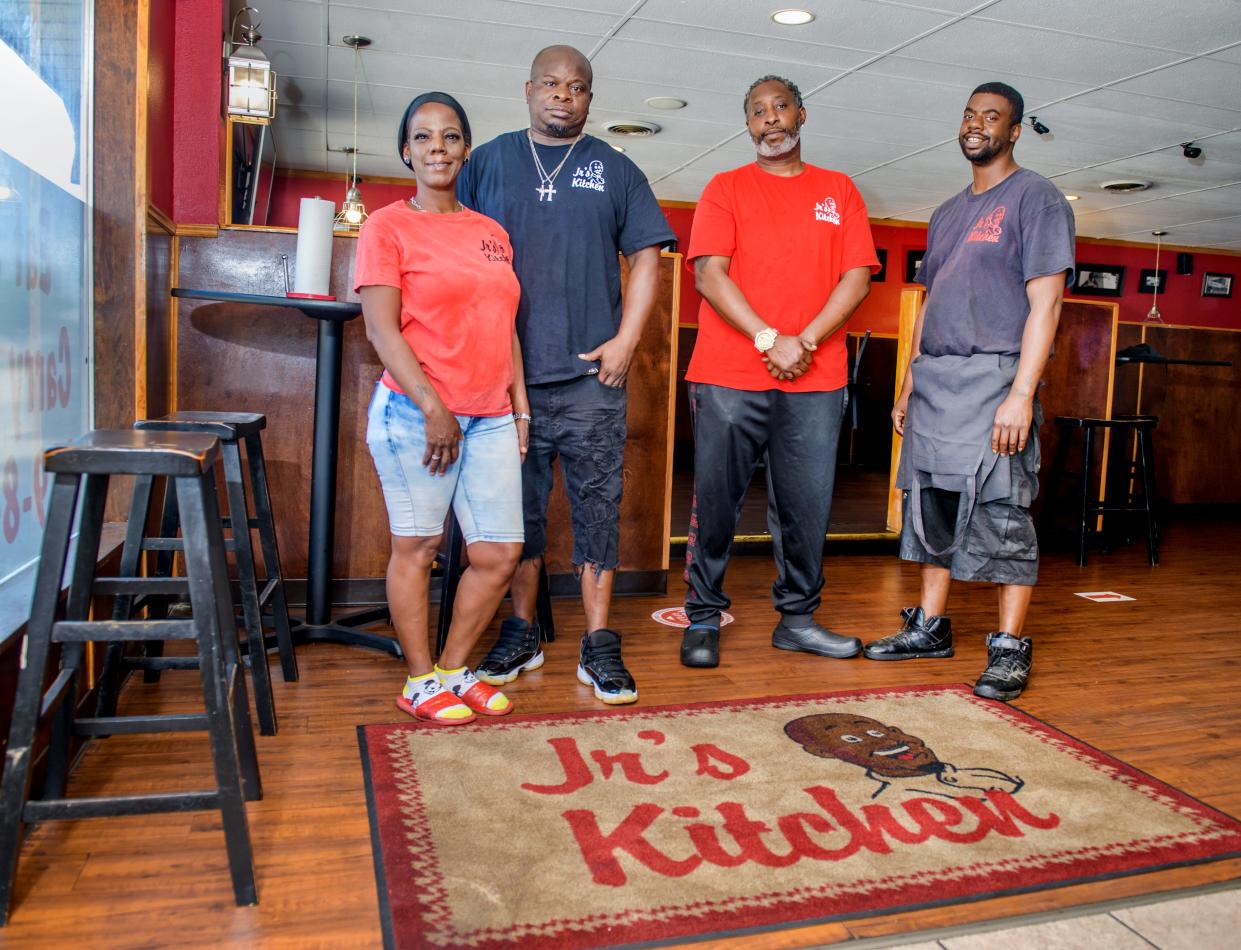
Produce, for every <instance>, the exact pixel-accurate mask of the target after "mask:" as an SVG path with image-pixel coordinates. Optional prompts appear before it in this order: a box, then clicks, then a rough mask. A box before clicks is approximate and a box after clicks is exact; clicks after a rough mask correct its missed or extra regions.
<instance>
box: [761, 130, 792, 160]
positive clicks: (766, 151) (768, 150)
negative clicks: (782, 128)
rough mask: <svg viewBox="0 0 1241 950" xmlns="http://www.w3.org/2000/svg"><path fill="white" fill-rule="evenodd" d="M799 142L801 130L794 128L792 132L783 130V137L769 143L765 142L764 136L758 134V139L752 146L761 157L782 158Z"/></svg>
mask: <svg viewBox="0 0 1241 950" xmlns="http://www.w3.org/2000/svg"><path fill="white" fill-rule="evenodd" d="M800 142H801V130H800V129H794V130H793V131H792V132H785V133H784V138H782V139H780V141H779V142H773V143H772V144H770V145H768V144H767V139H766V138H764V137H763V136H759V139H758V141H757V142H755V143H754V148H755V150H756V151H757V152H758V154H759V155H761V156H762V157H763V158H783V157H784V156H785V155H787V154H788V153H789V152H791V151H793V149H795V148H797V146H798V144H799V143H800Z"/></svg>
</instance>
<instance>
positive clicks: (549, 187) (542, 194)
mask: <svg viewBox="0 0 1241 950" xmlns="http://www.w3.org/2000/svg"><path fill="white" fill-rule="evenodd" d="M534 190H535V191H537V192H538V193H539V203H540V204H541V203H542V201H543V199H544V198H546V199H547V201H548V203H549V204H550V203H551V201H552V195H554V194H555V193H556V188H555V186H554V185H553V184H552V183H551V182H550V181H549V182H547V184H545V185H539V187H538V188H536V189H534Z"/></svg>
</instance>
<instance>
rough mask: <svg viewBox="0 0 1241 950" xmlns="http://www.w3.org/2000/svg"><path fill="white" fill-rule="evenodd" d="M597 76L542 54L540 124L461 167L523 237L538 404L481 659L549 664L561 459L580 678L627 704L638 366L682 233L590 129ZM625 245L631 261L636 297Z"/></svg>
mask: <svg viewBox="0 0 1241 950" xmlns="http://www.w3.org/2000/svg"><path fill="white" fill-rule="evenodd" d="M592 81H593V73H592V70H591V67H590V62H589V61H588V60H587V59H586V57H585V56H583V55H582V54H581V53H580V52H578V51H577V50H575V49H573V48H572V47H570V46H551V47H548V48H547V49H545V50H543V51H542V52H540V53H539V54H538V55H537V56H536V57H535V59H534V63H533V64H532V65H531V67H530V80H529V82H527V83H526V102H527V104H528V106H529V109H530V128H529V129H522V130H520V131H517V132H508V133H506V134H504V135H500V136H497V137H496V138H495V139H493V140H492V141H490V142H488V143H487V144H485V145H481V146H479V147H478V148H476V149H475V150H474V151H473V152H472V153H471V155H470V161H469V162H468V163H467V165H466V166H465V169H464V170H463V171H462V173H461V176H460V178H458V179H457V196H458V197H459V198H460V200H461V202H462V204H464V205H466V206H468V207H470V208H473V209H474V210H475V211H478V212H480V213H482V214H485V215H487V216H488V217H491V218H494V219H495V220H496V221H498V222H499V223H500V224H501V225H502V226H503V227H504V228H505V230H507V231H508V234H509V238H510V240H511V241H512V245H513V267H514V269H515V270H516V271H517V276H518V278H519V279H520V281H521V287H522V294H521V303H520V305H519V306H518V310H517V333H518V336H519V337H520V339H521V347H522V357H523V359H524V361H525V372H526V386H527V393H528V395H529V398H530V415H531V416H532V418H531V419H530V420H529V421H530V443H529V446H530V447H529V452H528V454H527V456H526V461H525V463H524V465H523V466H522V495H523V505H524V508H525V530H526V544H525V550H524V551H523V554H522V562H521V565H520V566H519V567H518V569H517V575H516V577H515V578H514V579H513V588H512V594H513V614H514V616H512V617H510V618H508V619H507V620H505V621H504V622H503V623H502V624H501V625H500V637H499V639H498V640H497V642H496V645H495V646H494V647H493V648H492V649H491V651H490V652H489V653H488V654H487V656H486V658H485V659H484V660H483V662H482V663H481V664H480V665H479V666H478V667H477V670H476V672H477V674H478V677H479V679H481V680H483V681H484V682H486V683H490V684H491V685H493V686H498V685H503V684H504V683H509V682H511V681H512V680H514V679H516V678H517V676H518V674H519V673H521V672H522V671H524V670H534V669H538V668H539V667H540V666H542V665H543V654H542V652H541V649H540V631H539V628H538V624H537V622H536V620H535V600H536V595H537V591H538V579H539V570H540V568H541V566H542V559H543V555H544V552H545V551H546V550H547V501H548V495H549V494H550V492H551V486H552V470H553V466H554V465H555V461H556V457H557V456H559V457H560V461H561V466H562V469H563V472H564V483H565V489H566V492H567V494H568V496H569V507H570V512H571V515H572V522H573V564H574V566H575V569H576V570H577V571H578V572H579V573H580V576H581V590H582V604H583V607H584V609H585V613H586V634H585V636H584V637H583V638H582V644H581V650H580V653H579V664H578V670H577V676H578V679H579V680H580V681H581V682H582V683H583V684H585V685H588V686H592V687H593V688H594V692H595V696H596V697H597V698H598V699H600V700H601V701H603V702H605V703H609V704H619V703H631V702H634V701H635V700H636V699H637V698H638V691H637V686H636V685H635V683H634V679H633V677H632V676H631V675H630V674H629V671H628V670H627V669H626V668H625V665H624V662H623V660H622V659H621V640H620V634H619V633H617V632H616V631H614V630H611V629H609V628H608V610H609V607H610V605H611V599H612V580H613V576H614V574H615V571H616V567H617V564H618V561H619V559H618V549H619V536H620V527H619V519H620V499H621V487H622V475H623V465H624V451H625V439H626V435H627V429H626V424H625V412H626V406H627V400H626V394H625V379H626V376H627V375H628V373H629V366H630V363H631V362H632V361H633V358H634V353H635V350H636V348H637V346H638V341H639V339H640V337H641V335H642V327H643V325H644V324H645V323H646V319H647V316H648V315H649V314H650V311H651V308H652V307H653V306H654V304H655V297H656V294H657V292H658V287H659V248H660V246H661V245H663V244H666V243H669V242H671V241H672V240H673V239H674V235H673V233H672V230H671V228H669V227H668V223H667V220H666V219H665V218H664V216H663V212H662V211H660V208H659V205H658V203H657V202H656V201H655V196H654V194H652V192H651V188H650V185H649V184H648V183H647V181H646V177H645V176H644V175H643V174H642V172H641V170H640V169H639V168H638V167H637V166H636V165H634V163H633V162H632V161H630V160H629V159H627V158H626V157H625V156H623V155H621V154H620V153H618V152H617V151H615V150H614V149H613V148H612V147H611V146H609V145H608V144H607V143H605V142H601V141H599V140H598V139H596V138H594V137H593V136H590V135H586V134H584V132H583V129H584V127H585V125H586V117H587V112H588V110H589V108H590V101H591V98H592V96H593V93H592V92H591V84H592ZM618 254H623V255H625V259H626V261H627V263H628V265H629V281H628V285H627V289H626V293H625V298H624V300H623V301H622V300H621V293H620V262H619V260H618Z"/></svg>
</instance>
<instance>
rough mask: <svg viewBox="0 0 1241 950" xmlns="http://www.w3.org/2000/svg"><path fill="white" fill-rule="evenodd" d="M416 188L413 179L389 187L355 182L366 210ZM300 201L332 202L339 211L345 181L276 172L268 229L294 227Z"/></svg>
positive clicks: (406, 195) (387, 202) (412, 192)
mask: <svg viewBox="0 0 1241 950" xmlns="http://www.w3.org/2000/svg"><path fill="white" fill-rule="evenodd" d="M417 190H418V187H417V184H416V183H415V182H414V179H413V177H412V176H411V177H410V179H409V184H408V185H389V184H386V183H383V182H368V181H359V182H358V191H360V192H361V193H362V203H363V204H364V205H366V210H367V211H368V212H369V211H374V210H376V209H377V208H382V207H383V206H384V205H388V204H391V203H392V202H394V201H404V200H405V199H406V198H408V197H409V196H410V195H412V194H414V193H415V192H417ZM303 198H326V199H327V200H328V201H335V202H336V210H338V211H339V210H340V205H341V202H342V201H344V200H345V178H344V176H343V175H341V176H339V177H336V178H300V177H299V178H294V177H292V176H290V175H285V174H281V172H280V170H279V169H277V170H276V182H275V184H274V185H273V186H272V192H271V211H270V212H269V213H268V215H267V223H268V225H270V226H272V227H283V228H295V227H297V215H298V210H299V208H300V207H301V200H302V199H303Z"/></svg>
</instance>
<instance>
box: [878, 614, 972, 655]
mask: <svg viewBox="0 0 1241 950" xmlns="http://www.w3.org/2000/svg"><path fill="white" fill-rule="evenodd" d="M901 616H902V617H903V618H905V622H904V624H902V625H901V629H900V630H898V631H897V632H896V633H894V634H892V636H890V637H884V638H883V639H882V640H876V641H875V642H874V643H868V644H866V649H865V651H863V652H864V653H865V654H866V659H868V660H916V659H918V658H919V657H921V658H924V659H926V658H931V659H933V658H936V657H945V656H952V621H951V620H949V619H948V618H947V617H932V618H931V619H930V620H927V619H926V614H924V613H923V612H922V608H921V607H906V608H905V609H904V610H902V611H901Z"/></svg>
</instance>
